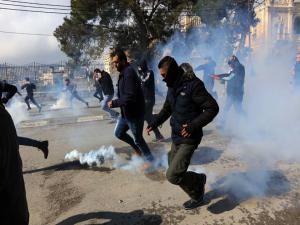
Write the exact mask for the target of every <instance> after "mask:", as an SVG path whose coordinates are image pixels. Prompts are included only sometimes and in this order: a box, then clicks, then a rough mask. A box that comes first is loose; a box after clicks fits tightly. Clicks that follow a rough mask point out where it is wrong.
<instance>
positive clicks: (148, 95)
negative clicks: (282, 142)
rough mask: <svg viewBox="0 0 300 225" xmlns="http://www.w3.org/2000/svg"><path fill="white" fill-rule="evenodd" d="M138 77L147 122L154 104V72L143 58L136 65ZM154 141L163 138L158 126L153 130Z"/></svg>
mask: <svg viewBox="0 0 300 225" xmlns="http://www.w3.org/2000/svg"><path fill="white" fill-rule="evenodd" d="M138 72H139V77H140V79H141V84H142V90H143V93H144V97H145V120H146V121H147V123H148V124H149V123H150V122H151V120H152V119H153V114H152V113H153V107H154V105H155V82H154V73H153V71H152V70H150V69H148V66H147V62H146V60H143V61H142V62H141V63H140V65H139V66H138ZM153 132H154V134H155V138H156V141H162V140H164V137H163V136H162V134H161V133H160V132H159V130H158V128H155V129H154V130H153Z"/></svg>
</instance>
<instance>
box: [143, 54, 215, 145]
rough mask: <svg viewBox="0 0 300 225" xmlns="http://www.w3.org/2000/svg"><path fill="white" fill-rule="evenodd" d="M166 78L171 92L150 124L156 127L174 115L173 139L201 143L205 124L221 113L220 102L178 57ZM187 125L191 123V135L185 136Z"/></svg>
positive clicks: (171, 123) (177, 141) (179, 141)
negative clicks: (180, 62) (187, 70)
mask: <svg viewBox="0 0 300 225" xmlns="http://www.w3.org/2000/svg"><path fill="white" fill-rule="evenodd" d="M173 60H174V59H173ZM164 81H165V82H166V83H167V85H168V87H169V89H168V94H167V97H166V100H165V103H164V106H163V108H162V110H161V111H160V113H159V114H157V115H156V116H155V119H154V120H153V121H152V123H150V124H149V126H150V127H152V128H156V127H158V126H159V125H161V124H162V123H164V122H165V121H166V120H167V119H168V118H169V117H170V116H171V119H170V125H171V127H172V140H173V142H174V143H175V144H182V143H187V144H199V143H200V141H201V138H202V136H203V132H202V127H204V126H206V125H207V124H208V123H209V122H211V121H212V120H213V119H214V117H215V116H216V115H217V114H218V112H219V107H218V104H217V102H216V101H215V99H214V98H213V97H212V96H211V95H210V94H209V93H208V92H207V90H206V89H205V87H204V84H203V82H202V81H201V80H200V79H199V78H197V77H196V76H195V74H194V73H193V72H184V71H183V69H182V68H180V67H178V65H177V63H176V61H175V60H174V61H173V62H171V64H170V66H169V70H168V74H167V76H166V78H165V79H164ZM184 124H187V125H188V127H187V130H188V132H189V133H190V134H191V136H190V137H183V136H182V135H181V131H182V129H183V127H182V126H183V125H184Z"/></svg>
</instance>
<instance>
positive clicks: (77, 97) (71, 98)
mask: <svg viewBox="0 0 300 225" xmlns="http://www.w3.org/2000/svg"><path fill="white" fill-rule="evenodd" d="M73 98H76V99H77V100H79V101H81V102H83V103H84V104H86V101H84V100H83V99H82V98H81V97H80V96H79V95H78V93H77V91H75V92H73V93H71V97H70V101H71V105H72V101H73Z"/></svg>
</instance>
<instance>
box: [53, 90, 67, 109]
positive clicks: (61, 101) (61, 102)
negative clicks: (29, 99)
mask: <svg viewBox="0 0 300 225" xmlns="http://www.w3.org/2000/svg"><path fill="white" fill-rule="evenodd" d="M69 106H70V104H69V101H68V96H67V93H61V94H60V96H59V97H58V100H57V101H56V103H54V104H53V105H52V106H51V107H50V109H64V108H68V107H69Z"/></svg>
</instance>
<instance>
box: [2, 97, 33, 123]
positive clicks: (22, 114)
mask: <svg viewBox="0 0 300 225" xmlns="http://www.w3.org/2000/svg"><path fill="white" fill-rule="evenodd" d="M6 109H7V111H8V112H9V114H10V115H11V117H12V119H13V121H14V123H15V124H19V123H20V122H22V121H24V120H27V119H28V117H29V115H28V112H27V110H26V109H27V105H26V104H25V103H24V102H21V100H20V99H19V98H13V99H12V100H10V101H9V104H8V106H7V107H6Z"/></svg>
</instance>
